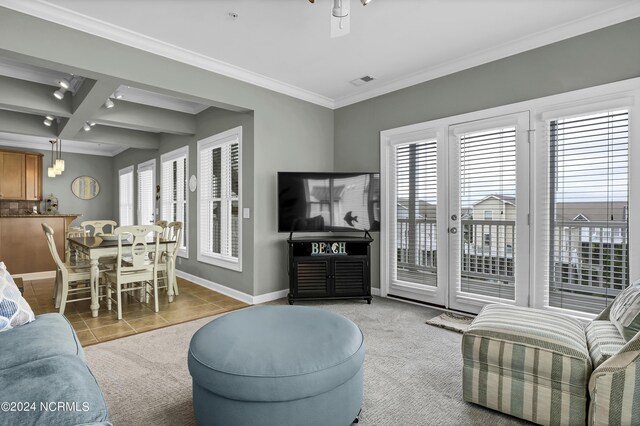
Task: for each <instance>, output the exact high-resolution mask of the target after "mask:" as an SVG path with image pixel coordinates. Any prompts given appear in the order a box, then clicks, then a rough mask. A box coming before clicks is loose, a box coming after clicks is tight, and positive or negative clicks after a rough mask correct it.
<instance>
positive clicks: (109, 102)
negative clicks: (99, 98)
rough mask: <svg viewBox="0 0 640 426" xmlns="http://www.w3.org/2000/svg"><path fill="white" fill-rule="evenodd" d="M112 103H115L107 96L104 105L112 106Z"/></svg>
mask: <svg viewBox="0 0 640 426" xmlns="http://www.w3.org/2000/svg"><path fill="white" fill-rule="evenodd" d="M114 105H115V104H114V103H113V101H112V100H111V99H109V98H107V100H106V101H104V106H105V107H106V108H113V106H114Z"/></svg>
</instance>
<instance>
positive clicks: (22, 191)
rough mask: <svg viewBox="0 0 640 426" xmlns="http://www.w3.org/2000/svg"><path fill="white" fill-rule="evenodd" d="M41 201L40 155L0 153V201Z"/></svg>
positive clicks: (13, 152)
mask: <svg viewBox="0 0 640 426" xmlns="http://www.w3.org/2000/svg"><path fill="white" fill-rule="evenodd" d="M41 199H42V154H36V153H31V152H20V151H0V200H28V201H38V200H41Z"/></svg>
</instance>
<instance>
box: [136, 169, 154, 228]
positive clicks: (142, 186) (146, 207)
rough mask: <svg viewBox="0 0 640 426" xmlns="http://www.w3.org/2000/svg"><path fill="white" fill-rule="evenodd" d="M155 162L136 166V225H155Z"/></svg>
mask: <svg viewBox="0 0 640 426" xmlns="http://www.w3.org/2000/svg"><path fill="white" fill-rule="evenodd" d="M155 187H156V160H149V161H147V162H145V163H141V164H138V224H139V225H149V224H153V223H155V217H156V215H155V205H156V191H155Z"/></svg>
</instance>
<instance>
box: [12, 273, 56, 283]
mask: <svg viewBox="0 0 640 426" xmlns="http://www.w3.org/2000/svg"><path fill="white" fill-rule="evenodd" d="M11 276H12V277H14V278H16V277H17V278H22V280H23V281H35V280H46V279H49V278H55V277H56V271H43V272H29V273H27V274H12V275H11Z"/></svg>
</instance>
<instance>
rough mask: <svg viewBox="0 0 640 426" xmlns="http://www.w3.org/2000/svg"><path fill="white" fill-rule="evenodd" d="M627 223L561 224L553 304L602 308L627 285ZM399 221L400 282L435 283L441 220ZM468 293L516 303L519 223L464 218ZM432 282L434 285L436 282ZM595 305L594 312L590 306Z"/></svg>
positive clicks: (554, 255) (553, 255)
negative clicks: (516, 224)
mask: <svg viewBox="0 0 640 426" xmlns="http://www.w3.org/2000/svg"><path fill="white" fill-rule="evenodd" d="M627 227H628V225H627V223H626V222H612V221H609V222H576V221H567V222H556V227H555V228H554V231H553V232H554V233H553V235H552V238H553V240H552V241H553V244H549V246H551V248H550V259H549V262H550V264H551V266H550V279H549V281H550V285H549V299H550V304H551V306H562V307H564V308H569V309H577V310H588V311H597V310H599V309H600V310H601V308H602V305H603V303H604V304H606V300H604V302H603V298H605V299H608V298H611V297H615V295H616V294H617V293H618V292H620V291H621V290H622V289H624V288H625V286H626V285H627V282H628V273H629V262H628V247H629V245H628V236H627ZM411 229H412V226H411V224H410V222H409V220H408V219H398V220H397V232H396V247H397V256H398V257H397V272H398V277H399V278H401V279H403V278H404V279H411V280H416V282H420V280H421V279H422V278H423V277H426V278H425V279H426V281H427V282H426V284H430V285H435V281H434V278H432V277H433V276H435V274H436V271H437V269H436V266H437V250H438V244H437V233H436V221H435V220H433V219H429V220H427V219H419V220H416V221H415V232H411ZM460 242H461V245H462V253H461V258H460V262H461V265H460V266H461V280H462V282H461V285H462V289H463V291H468V292H471V293H476V294H484V295H490V296H495V297H501V298H508V299H513V297H514V293H515V292H514V286H515V276H514V275H515V274H514V271H515V259H514V248H515V246H516V236H515V221H493V220H462V221H461V229H460ZM432 282H433V283H432ZM589 307H591V308H589Z"/></svg>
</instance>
